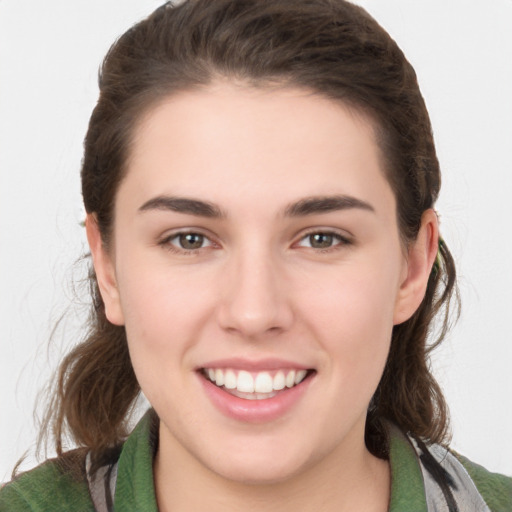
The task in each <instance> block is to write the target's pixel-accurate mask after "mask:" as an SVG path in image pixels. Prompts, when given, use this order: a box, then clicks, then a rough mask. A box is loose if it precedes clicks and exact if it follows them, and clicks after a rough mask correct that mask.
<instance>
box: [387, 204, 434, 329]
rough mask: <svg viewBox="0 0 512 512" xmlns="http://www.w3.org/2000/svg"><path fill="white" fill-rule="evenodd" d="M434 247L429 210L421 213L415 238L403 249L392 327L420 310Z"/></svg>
mask: <svg viewBox="0 0 512 512" xmlns="http://www.w3.org/2000/svg"><path fill="white" fill-rule="evenodd" d="M438 244H439V225H438V221H437V215H436V213H435V211H434V210H433V209H429V210H426V211H425V212H423V215H422V217H421V227H420V229H419V232H418V236H417V238H416V240H414V241H413V242H412V243H411V244H410V245H409V247H408V249H407V260H406V262H405V268H404V273H403V279H402V282H401V284H400V289H399V291H398V295H397V300H396V303H395V312H394V317H393V323H394V325H398V324H401V323H402V322H405V321H406V320H408V319H409V318H411V316H412V315H413V314H414V313H415V312H416V310H417V309H418V307H419V306H420V304H421V301H422V300H423V297H424V296H425V292H426V290H427V284H428V280H429V277H430V272H431V270H432V265H433V264H434V260H435V259H436V256H437V250H438Z"/></svg>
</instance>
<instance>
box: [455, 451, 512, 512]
mask: <svg viewBox="0 0 512 512" xmlns="http://www.w3.org/2000/svg"><path fill="white" fill-rule="evenodd" d="M452 453H453V455H454V456H455V458H456V459H457V460H458V461H459V462H460V463H461V464H462V466H463V467H464V469H465V470H466V471H467V472H468V474H469V476H470V477H471V480H473V482H474V484H475V486H476V488H477V489H478V491H479V492H480V494H481V495H482V497H483V498H484V500H485V502H486V503H487V506H488V507H489V508H490V509H491V510H492V511H506V510H512V477H508V476H505V475H501V474H499V473H492V472H490V471H488V470H487V469H485V468H484V467H482V466H480V465H479V464H476V463H475V462H472V461H470V460H469V459H467V458H466V457H464V456H462V455H460V454H458V453H456V452H453V451H452Z"/></svg>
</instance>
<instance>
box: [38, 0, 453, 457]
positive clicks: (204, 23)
mask: <svg viewBox="0 0 512 512" xmlns="http://www.w3.org/2000/svg"><path fill="white" fill-rule="evenodd" d="M219 77H221V78H223V79H228V80H229V79H233V80H236V81H238V82H242V83H246V84H250V85H253V86H256V87H267V86H269V85H279V86H284V87H286V86H292V87H302V88H304V89H306V90H310V91H313V92H316V93H319V94H322V95H324V96H326V97H327V98H330V99H332V100H334V101H340V102H342V103H344V104H346V105H349V106H350V107H351V108H354V109H355V110H361V111H363V112H364V113H365V114H367V115H368V116H369V118H370V119H371V120H372V121H373V123H374V126H375V131H376V134H377V138H378V143H379V146H380V149H381V152H382V156H383V172H384V173H385V175H386V177H387V179H388V181H389V183H390V185H391V187H392V189H393V191H394V194H395V197H396V198H397V209H398V211H397V218H398V225H399V229H400V233H401V236H402V239H403V241H404V244H407V243H410V242H412V241H413V240H414V239H415V238H416V236H417V234H418V229H419V227H420V223H421V217H422V214H423V212H424V211H425V210H427V209H429V208H432V207H433V206H434V203H435V201H436V199H437V196H438V193H439V188H440V172H439V164H438V161H437V157H436V153H435V148H434V142H433V137H432V131H431V126H430V121H429V117H428V114H427V111H426V108H425V104H424V102H423V98H422V96H421V93H420V91H419V88H418V83H417V81H416V75H415V73H414V70H413V68H412V67H411V65H410V64H409V63H408V62H407V60H406V59H405V57H404V55H403V53H402V52H401V50H400V49H399V48H398V46H397V45H396V43H395V42H394V41H393V40H392V39H391V38H390V37H389V35H388V34H387V33H386V32H385V31H384V30H383V29H382V28H381V27H380V26H379V25H378V24H377V23H376V22H375V20H373V19H372V18H371V17H370V16H369V15H368V14H367V13H366V12H365V11H364V10H363V9H361V8H360V7H357V6H355V5H352V4H350V3H348V2H346V1H344V0H188V1H185V2H183V3H180V4H179V5H177V6H173V5H172V4H170V3H169V4H165V5H164V6H162V7H160V8H159V9H157V10H156V11H155V12H154V13H153V14H152V15H151V16H150V17H149V18H147V19H146V20H144V21H142V22H141V23H139V24H137V25H136V26H134V27H133V28H132V29H130V30H129V31H127V32H126V33H125V34H124V35H123V36H122V37H121V38H120V39H119V40H118V41H117V42H116V43H115V44H114V45H113V46H112V48H111V49H110V51H109V52H108V55H107V56H106V58H105V61H104V63H103V66H102V69H101V73H100V80H99V86H100V97H99V100H98V103H97V105H96V108H95V109H94V112H93V114H92V116H91V120H90V123H89V128H88V132H87V136H86V139H85V143H84V159H83V166H82V192H83V198H84V204H85V208H86V210H87V212H88V213H94V214H95V215H96V217H97V219H98V225H99V228H100V232H101V236H102V239H103V243H104V244H105V246H106V247H107V248H108V247H109V244H110V238H111V232H112V222H113V206H114V202H115V196H116V191H117V188H118V185H119V183H120V182H121V180H122V179H123V174H124V172H125V168H126V165H125V164H126V161H127V158H128V156H129V152H130V147H131V142H132V137H133V132H134V130H135V128H136V126H137V123H138V122H139V121H140V119H141V117H142V116H143V115H144V114H145V113H146V112H147V111H148V110H149V109H150V108H152V107H153V106H155V105H156V104H158V102H159V101H161V100H162V99H164V98H165V97H167V96H169V95H171V94H175V93H177V92H179V91H181V90H184V89H190V88H194V87H205V86H207V85H208V84H209V83H211V82H212V81H213V80H215V79H217V78H219ZM439 251H440V252H439V260H438V263H437V265H436V266H435V267H434V269H433V271H432V274H431V276H430V280H429V283H428V289H427V292H426V295H425V298H424V300H423V302H422V304H421V306H420V307H419V309H418V311H417V312H416V314H415V315H414V316H413V317H412V318H411V319H410V320H408V321H406V322H404V323H403V324H401V325H398V326H396V327H395V328H394V330H393V335H392V342H391V351H390V354H389V357H388V361H387V365H386V368H385V370H384V375H383V377H382V381H381V382H380V384H379V386H378V389H377V391H376V393H375V396H374V398H373V401H372V404H371V406H370V409H369V412H368V422H367V444H368V446H369V448H370V449H371V450H372V451H373V452H374V453H375V454H378V455H381V456H385V439H384V436H383V420H391V421H393V422H395V423H397V424H398V425H399V426H400V427H401V428H402V429H403V430H405V431H409V432H411V433H412V434H414V435H416V436H419V437H421V438H423V439H425V440H427V441H434V442H441V441H443V440H444V439H445V436H446V432H447V429H448V417H447V408H446V404H445V401H444V398H443V395H442V393H441V391H440V389H439V386H438V385H437V383H436V381H435V379H434V377H433V376H432V374H431V372H430V368H429V358H428V356H429V353H430V351H431V350H432V348H433V347H434V346H436V345H437V344H438V343H439V342H440V340H441V339H442V337H443V336H444V334H445V332H446V328H447V326H448V319H449V317H448V314H449V308H448V305H449V302H450V298H451V296H452V294H453V292H454V290H455V267H454V263H453V259H452V257H451V255H450V252H449V250H448V248H447V246H446V245H445V244H444V243H443V244H441V246H440V248H439ZM91 281H92V283H93V298H94V304H93V307H92V315H91V320H90V323H89V325H88V333H87V336H86V338H85V341H83V343H81V344H79V345H78V346H77V347H76V348H74V349H73V351H72V352H71V353H70V354H69V355H68V356H67V357H66V358H65V360H64V361H63V363H62V366H61V368H60V371H59V375H58V382H57V393H56V395H55V398H54V401H53V404H52V407H51V408H50V410H49V413H48V416H47V419H46V425H47V426H48V425H49V424H51V425H52V428H53V433H54V435H55V437H56V445H57V449H58V451H59V452H61V450H62V439H63V436H64V434H65V432H69V434H70V436H71V438H72V439H73V440H74V441H75V442H76V443H77V444H78V445H81V446H85V447H88V448H89V449H91V450H92V451H93V455H94V456H95V458H96V460H101V459H102V457H104V456H106V455H105V454H108V453H109V450H110V449H112V447H115V446H116V445H117V444H119V443H120V442H122V441H123V439H124V438H125V436H126V434H127V432H126V417H127V415H128V413H129V411H130V408H131V407H132V404H133V402H134V400H135V398H136V397H137V395H138V393H139V386H138V384H137V381H136V379H135V376H134V373H133V369H132V367H131V363H130V359H129V354H128V348H127V343H126V336H125V332H124V329H123V328H122V327H116V326H114V325H111V324H110V323H109V322H108V321H107V319H106V317H105V311H104V307H103V303H102V300H101V297H100V295H99V293H98V290H97V286H96V283H95V278H94V274H91ZM438 313H441V315H442V329H441V333H440V336H439V338H438V340H437V341H435V342H434V343H432V344H429V337H430V335H431V332H430V331H431V329H432V321H433V318H434V317H435V315H437V314H438Z"/></svg>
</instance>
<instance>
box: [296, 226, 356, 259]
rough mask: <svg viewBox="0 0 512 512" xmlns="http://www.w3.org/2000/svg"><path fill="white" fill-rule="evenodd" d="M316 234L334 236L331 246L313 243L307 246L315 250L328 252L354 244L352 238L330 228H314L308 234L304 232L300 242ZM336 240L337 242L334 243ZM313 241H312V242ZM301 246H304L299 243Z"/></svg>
mask: <svg viewBox="0 0 512 512" xmlns="http://www.w3.org/2000/svg"><path fill="white" fill-rule="evenodd" d="M314 235H323V236H327V237H332V239H333V240H332V241H333V244H332V245H330V246H329V247H325V248H321V247H316V248H315V247H312V246H311V245H309V246H306V247H308V248H311V249H313V250H315V251H316V252H320V253H328V252H332V251H337V250H340V249H341V248H343V247H344V246H348V245H352V243H353V242H352V240H351V239H350V238H348V237H347V236H343V235H342V234H340V233H338V232H337V231H333V230H329V229H313V230H311V231H309V232H307V233H306V234H304V235H303V236H302V237H301V238H300V239H299V242H298V244H300V243H301V242H303V241H304V240H307V239H311V237H312V236H314ZM334 241H336V242H337V243H334ZM310 243H311V242H310ZM299 247H304V246H301V245H299Z"/></svg>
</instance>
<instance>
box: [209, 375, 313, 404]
mask: <svg viewBox="0 0 512 512" xmlns="http://www.w3.org/2000/svg"><path fill="white" fill-rule="evenodd" d="M306 375H307V370H289V371H287V372H285V371H283V370H279V371H277V372H276V374H275V375H274V377H272V375H271V373H270V372H268V371H267V372H258V373H256V374H255V375H254V374H252V373H250V372H248V371H245V370H240V371H238V372H236V371H235V370H233V369H227V370H224V369H220V368H206V369H205V376H207V377H208V378H209V379H210V380H211V381H212V382H213V383H215V384H216V385H217V386H219V387H222V386H224V387H225V388H226V389H229V390H233V391H236V392H240V393H243V394H244V396H243V397H242V398H247V399H253V398H254V399H259V400H262V399H264V398H270V396H274V395H275V393H274V392H275V391H281V390H282V389H284V388H285V387H287V388H292V387H293V386H296V385H297V384H300V383H301V382H302V381H303V380H304V379H305V377H306ZM251 393H252V396H251V395H249V394H251ZM246 395H247V396H246Z"/></svg>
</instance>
